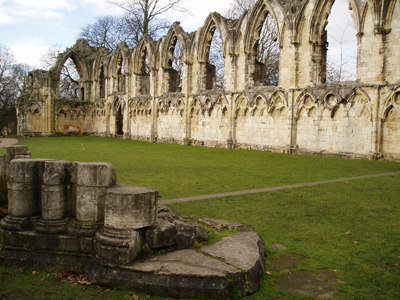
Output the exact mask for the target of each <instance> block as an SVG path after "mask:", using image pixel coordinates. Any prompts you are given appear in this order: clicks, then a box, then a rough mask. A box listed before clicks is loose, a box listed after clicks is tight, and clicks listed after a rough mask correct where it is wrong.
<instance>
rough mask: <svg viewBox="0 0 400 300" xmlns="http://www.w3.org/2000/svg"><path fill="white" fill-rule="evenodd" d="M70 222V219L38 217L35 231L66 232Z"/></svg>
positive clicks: (53, 233) (46, 232) (54, 233)
mask: <svg viewBox="0 0 400 300" xmlns="http://www.w3.org/2000/svg"><path fill="white" fill-rule="evenodd" d="M69 223H70V219H63V220H43V219H40V220H39V221H38V222H37V225H36V229H35V231H36V232H37V233H43V234H51V235H58V234H65V233H67V232H68V225H69Z"/></svg>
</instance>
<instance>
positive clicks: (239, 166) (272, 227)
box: [0, 137, 400, 300]
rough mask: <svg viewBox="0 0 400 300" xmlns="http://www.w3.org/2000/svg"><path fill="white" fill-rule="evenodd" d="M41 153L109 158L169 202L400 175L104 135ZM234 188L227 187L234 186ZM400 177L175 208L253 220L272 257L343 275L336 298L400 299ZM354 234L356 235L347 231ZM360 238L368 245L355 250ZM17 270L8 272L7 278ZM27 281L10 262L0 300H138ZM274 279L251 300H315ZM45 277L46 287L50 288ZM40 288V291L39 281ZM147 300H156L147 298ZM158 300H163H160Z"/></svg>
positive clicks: (34, 144)
mask: <svg viewBox="0 0 400 300" xmlns="http://www.w3.org/2000/svg"><path fill="white" fill-rule="evenodd" d="M20 144H26V145H29V149H30V151H32V153H33V156H34V157H36V158H38V157H46V158H58V159H68V160H71V161H74V160H80V161H109V162H111V163H113V164H114V166H115V167H116V169H117V174H118V181H119V182H121V183H127V184H134V185H138V186H150V187H154V188H157V189H160V191H161V193H162V195H163V198H164V199H169V198H177V197H184V196H194V195H202V194H208V193H217V192H219V191H221V192H227V191H233V190H243V189H251V188H253V187H254V188H262V187H268V186H277V185H286V184H292V183H300V182H311V181H319V180H328V179H335V178H343V177H351V176H359V175H367V174H375V173H384V172H391V171H399V170H400V164H399V163H395V162H381V161H362V160H347V159H339V158H323V157H315V156H297V155H284V154H274V153H269V152H259V151H249V150H226V149H210V148H202V147H183V146H179V145H168V144H151V143H145V142H137V141H125V140H115V139H102V138H96V137H71V138H65V137H57V138H27V139H21V143H20ZM224 186H225V187H224ZM399 195H400V175H399V174H397V175H394V176H385V177H375V178H368V179H362V180H355V181H348V182H340V183H332V184H324V185H318V186H313V187H303V188H295V189H288V190H280V191H274V192H268V193H260V194H251V195H243V196H235V197H226V198H219V199H212V200H202V201H193V202H185V203H179V204H172V205H171V207H173V208H174V209H176V210H178V211H179V212H180V213H181V214H183V215H196V216H199V217H213V218H219V219H226V220H235V221H239V222H245V223H249V224H252V225H255V226H256V227H257V230H258V231H259V233H260V235H261V236H262V238H263V239H264V240H265V242H266V244H267V246H268V247H269V246H270V245H271V243H273V242H278V243H282V244H284V245H286V246H287V247H288V249H287V250H285V251H271V252H270V253H269V256H268V257H267V264H268V263H269V261H271V260H272V259H273V258H274V257H277V256H278V255H280V254H282V253H297V254H301V255H304V256H306V257H308V258H309V259H308V261H307V262H305V263H302V264H300V265H299V266H298V269H305V270H316V269H320V268H327V269H329V270H336V271H337V272H338V273H339V274H341V276H340V277H339V278H340V280H342V281H343V283H337V284H335V286H336V287H337V288H338V289H339V293H338V294H337V295H336V296H335V297H334V298H333V299H346V300H347V299H399V298H400V289H399V282H400V266H399V265H400V239H399V236H400V202H399V199H400V197H399ZM348 231H350V232H351V233H350V234H348V235H346V232H348ZM354 241H357V242H358V243H359V244H358V245H355V244H354ZM4 271H5V272H8V274H3V273H2V272H4ZM31 273H32V271H31V270H26V271H25V272H24V273H23V274H19V273H18V270H17V269H14V268H9V267H6V266H2V265H0V299H1V297H4V298H6V299H99V298H100V299H132V296H131V295H130V294H129V292H128V291H120V290H118V289H112V288H111V291H110V292H109V293H104V291H105V290H106V287H101V289H102V290H101V291H102V292H103V294H101V293H100V292H99V289H98V288H96V286H89V288H88V289H87V290H86V291H83V290H82V286H79V285H78V286H74V287H71V286H70V284H69V283H68V282H67V283H60V282H59V281H60V280H59V279H56V278H52V277H47V275H49V273H45V272H41V273H40V275H31ZM278 275H279V274H277V273H275V272H272V274H271V275H269V276H268V275H266V277H265V279H264V282H263V284H262V286H261V288H260V291H259V292H258V293H256V294H254V295H251V296H248V297H246V299H260V300H261V299H308V297H306V296H304V295H301V294H295V293H290V292H284V291H281V290H278V289H276V288H275V287H274V279H275V278H276V277H277V276H278ZM41 278H45V279H43V281H41V280H40V279H41ZM38 283H39V284H38ZM137 295H139V296H140V299H147V298H146V295H144V294H139V293H137ZM151 299H161V298H159V297H155V296H151Z"/></svg>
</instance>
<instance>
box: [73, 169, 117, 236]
mask: <svg viewBox="0 0 400 300" xmlns="http://www.w3.org/2000/svg"><path fill="white" fill-rule="evenodd" d="M74 169H75V170H74V172H76V174H75V176H76V204H75V206H76V208H75V214H76V219H75V220H74V221H73V222H72V223H71V225H70V227H69V228H68V233H69V234H71V235H75V236H82V237H93V236H94V235H95V233H96V232H97V231H98V230H99V229H100V228H101V227H103V224H104V201H105V197H106V192H107V188H108V187H110V186H113V185H115V184H116V181H117V176H116V172H115V169H114V166H113V165H112V164H110V163H103V162H94V163H84V162H74ZM72 202H74V201H72Z"/></svg>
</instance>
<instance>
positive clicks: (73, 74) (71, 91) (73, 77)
mask: <svg viewBox="0 0 400 300" xmlns="http://www.w3.org/2000/svg"><path fill="white" fill-rule="evenodd" d="M82 89H83V88H82ZM80 92H81V91H80V89H79V72H78V69H77V67H76V65H75V63H74V61H73V60H72V59H71V58H68V59H67V60H66V61H65V63H64V65H63V67H62V69H61V73H60V84H59V87H58V97H59V98H69V99H82V97H81V96H80V94H81V93H80Z"/></svg>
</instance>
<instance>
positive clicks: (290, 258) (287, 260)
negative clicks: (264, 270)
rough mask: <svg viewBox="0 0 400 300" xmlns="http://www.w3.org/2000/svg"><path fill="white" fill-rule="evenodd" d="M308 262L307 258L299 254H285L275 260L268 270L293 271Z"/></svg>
mask: <svg viewBox="0 0 400 300" xmlns="http://www.w3.org/2000/svg"><path fill="white" fill-rule="evenodd" d="M305 261H307V257H305V256H302V255H299V254H293V253H289V254H283V255H280V256H279V257H277V258H275V259H274V260H273V261H272V262H271V264H270V265H269V267H268V269H269V270H271V271H275V272H281V271H283V270H290V269H293V268H294V267H295V266H296V265H297V264H299V263H302V262H305Z"/></svg>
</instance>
